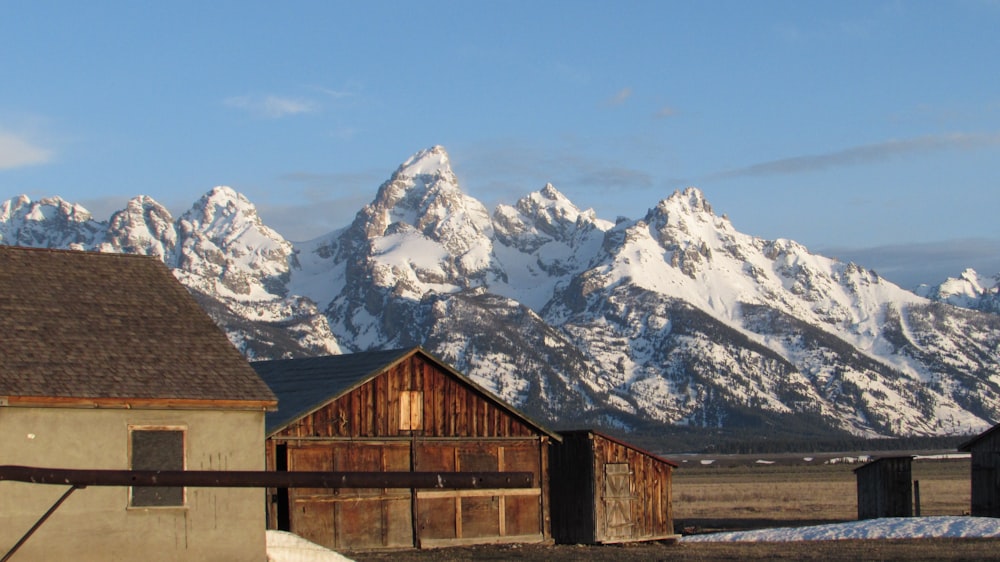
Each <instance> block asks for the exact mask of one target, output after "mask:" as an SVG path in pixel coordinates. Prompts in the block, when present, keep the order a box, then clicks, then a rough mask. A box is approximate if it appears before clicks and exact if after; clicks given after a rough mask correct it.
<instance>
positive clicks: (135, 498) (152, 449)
mask: <svg viewBox="0 0 1000 562" xmlns="http://www.w3.org/2000/svg"><path fill="white" fill-rule="evenodd" d="M130 434H131V441H132V442H131V451H132V453H131V456H132V458H131V467H132V470H184V430H182V429H150V428H134V429H132V430H131V432H130ZM183 505H184V488H182V487H170V488H167V487H159V486H132V488H131V492H130V496H129V506H132V507H167V506H183Z"/></svg>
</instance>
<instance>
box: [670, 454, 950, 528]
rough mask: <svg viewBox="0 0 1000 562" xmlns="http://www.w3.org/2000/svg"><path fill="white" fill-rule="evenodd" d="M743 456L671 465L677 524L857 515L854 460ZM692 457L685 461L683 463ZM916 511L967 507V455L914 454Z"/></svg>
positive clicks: (810, 520) (791, 521) (768, 523)
mask: <svg viewBox="0 0 1000 562" xmlns="http://www.w3.org/2000/svg"><path fill="white" fill-rule="evenodd" d="M816 462H817V463H818V464H812V465H810V464H788V463H776V464H772V465H762V464H753V461H752V460H751V461H748V462H746V463H738V464H729V465H724V466H712V465H709V466H702V465H697V464H695V465H694V467H691V468H685V467H684V466H682V468H680V469H678V470H676V471H675V472H674V479H673V483H674V488H673V499H674V521H675V524H676V527H677V530H678V531H684V530H687V531H688V532H691V531H708V530H722V529H725V530H736V529H749V528H759V527H778V526H796V525H803V524H814V523H830V522H836V521H851V520H855V519H857V517H858V503H857V480H856V478H855V475H854V469H855V468H857V467H858V466H860V464H847V463H836V464H824V461H822V460H817V461H816ZM685 464H690V463H685ZM913 479H914V480H916V481H919V483H920V484H919V486H920V507H921V511H920V514H921V515H962V514H963V513H965V512H967V511H968V510H969V493H970V487H969V460H968V459H949V460H922V459H916V460H914V461H913Z"/></svg>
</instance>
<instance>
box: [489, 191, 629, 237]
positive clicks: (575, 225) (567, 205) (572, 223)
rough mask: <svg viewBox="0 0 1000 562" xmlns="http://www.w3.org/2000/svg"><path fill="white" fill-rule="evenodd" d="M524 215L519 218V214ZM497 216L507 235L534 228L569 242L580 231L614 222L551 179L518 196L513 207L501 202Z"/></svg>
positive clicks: (514, 234) (496, 219) (608, 225)
mask: <svg viewBox="0 0 1000 562" xmlns="http://www.w3.org/2000/svg"><path fill="white" fill-rule="evenodd" d="M518 213H519V214H520V215H521V218H520V219H518V218H517V216H516V215H517V214H518ZM494 220H495V221H498V222H500V223H502V224H503V225H504V229H505V230H506V234H507V236H516V235H518V234H522V233H524V232H528V231H530V230H532V229H537V230H538V231H539V232H542V233H544V234H545V235H547V236H551V237H552V238H553V239H556V240H560V241H562V242H567V243H570V242H572V240H573V239H574V238H575V237H576V236H577V235H578V233H579V231H581V230H587V229H590V228H594V227H597V228H598V229H599V230H602V231H604V230H608V229H610V228H611V226H612V225H611V223H610V222H608V221H601V220H600V219H598V218H597V214H596V213H595V212H594V210H593V209H587V210H586V211H581V210H580V209H579V207H577V206H576V205H574V204H573V202H572V201H570V200H569V198H568V197H566V196H565V195H563V194H562V193H561V192H560V191H559V190H558V189H556V188H555V186H554V185H552V184H551V183H548V184H545V187H543V188H542V189H540V190H539V191H536V192H534V193H531V194H529V195H527V196H525V197H522V198H521V199H520V200H518V202H517V204H516V205H515V206H514V207H513V209H512V208H511V207H508V206H506V205H500V206H499V207H498V208H497V211H496V212H495V213H494Z"/></svg>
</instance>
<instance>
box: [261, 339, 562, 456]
mask: <svg viewBox="0 0 1000 562" xmlns="http://www.w3.org/2000/svg"><path fill="white" fill-rule="evenodd" d="M418 353H419V354H420V355H423V356H424V357H425V358H426V359H428V360H429V361H431V362H433V363H434V364H436V365H438V366H439V367H441V368H442V369H443V370H444V371H446V372H448V373H450V374H451V375H452V376H454V377H455V378H456V379H458V380H460V381H462V382H463V383H465V384H467V385H469V386H470V387H472V388H474V389H476V391H478V392H479V393H481V394H482V395H483V396H484V397H486V399H487V400H490V401H492V402H494V403H496V404H497V405H498V406H500V407H501V408H503V409H504V410H506V411H507V412H510V413H511V414H512V415H513V416H514V417H516V418H519V419H521V420H522V421H524V422H525V423H527V424H528V425H530V426H532V427H534V428H536V429H538V430H539V431H541V432H542V433H545V434H547V435H549V436H550V437H553V438H554V439H556V440H559V439H560V437H559V436H558V435H557V434H555V433H553V432H551V431H549V430H548V429H545V428H544V427H542V426H541V425H539V424H538V423H537V422H535V421H533V420H531V419H530V418H528V417H527V416H525V415H524V414H522V413H521V412H519V411H517V410H515V409H514V408H513V407H512V406H510V405H509V404H507V403H506V402H504V401H502V400H500V399H499V398H497V397H496V396H494V395H493V394H492V393H490V392H489V391H488V390H486V389H484V388H482V387H480V386H479V385H477V384H476V383H474V382H472V380H470V379H469V378H468V377H466V376H465V375H463V374H461V373H459V372H458V371H456V370H454V369H452V368H451V367H449V366H448V365H446V364H445V363H443V362H442V361H440V360H439V359H437V358H436V357H434V356H433V355H431V354H430V353H428V352H427V351H426V350H424V349H423V348H420V347H412V348H409V349H393V350H388V351H365V352H361V353H349V354H344V355H327V356H323V357H308V358H303V359H277V360H274V361H255V362H253V363H251V364H250V365H251V366H252V367H253V368H254V369H255V370H256V371H257V374H259V375H260V376H261V378H262V379H264V382H266V383H267V384H268V386H270V387H271V390H273V391H274V393H275V394H277V395H278V411H276V412H268V413H267V414H266V416H265V421H264V425H265V433H266V434H267V435H273V434H274V433H275V432H277V431H279V430H281V429H283V428H284V427H285V426H287V425H288V424H289V423H291V422H293V421H295V420H297V419H300V418H302V417H304V416H306V415H308V414H311V413H312V412H315V411H316V410H318V409H320V408H322V407H323V406H324V405H326V404H328V403H330V402H332V401H333V400H336V399H337V398H339V397H341V396H343V395H344V394H347V393H348V392H350V391H352V390H354V389H355V388H357V387H359V386H361V385H363V384H365V383H366V382H368V381H369V380H371V379H373V378H375V376H377V375H378V374H380V373H382V372H385V371H386V370H388V369H389V368H391V367H392V366H393V365H396V364H397V363H399V362H400V361H402V360H403V359H405V358H407V357H409V356H411V355H414V354H418Z"/></svg>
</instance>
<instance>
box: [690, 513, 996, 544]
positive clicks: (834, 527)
mask: <svg viewBox="0 0 1000 562" xmlns="http://www.w3.org/2000/svg"><path fill="white" fill-rule="evenodd" d="M944 537H956V538H976V537H1000V519H995V518H992V517H945V516H940V517H886V518H883V519H871V520H867V521H851V522H849V523H834V524H830V525H816V526H813V527H783V528H778V529H759V530H756V531H734V532H729V533H709V534H704V535H690V536H686V537H683V538H681V542H790V541H832V540H842V539H919V538H944Z"/></svg>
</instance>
